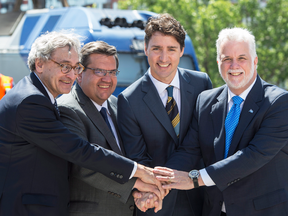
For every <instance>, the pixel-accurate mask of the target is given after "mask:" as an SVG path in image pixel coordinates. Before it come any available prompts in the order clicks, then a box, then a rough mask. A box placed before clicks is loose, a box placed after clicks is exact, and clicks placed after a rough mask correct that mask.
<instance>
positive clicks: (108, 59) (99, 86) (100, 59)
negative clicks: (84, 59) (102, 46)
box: [78, 53, 117, 106]
mask: <svg viewBox="0 0 288 216" xmlns="http://www.w3.org/2000/svg"><path fill="white" fill-rule="evenodd" d="M87 67H89V68H94V69H96V68H100V69H104V70H116V69H117V68H116V60H115V57H114V56H107V55H103V54H95V53H94V54H91V55H90V60H89V64H88V65H87ZM78 83H79V85H80V86H81V88H82V90H83V92H84V93H85V94H86V95H87V96H88V97H89V98H91V99H92V100H93V101H95V102H96V103H97V104H99V105H100V106H102V104H103V103H104V102H105V101H106V100H107V99H108V98H109V97H110V96H111V94H112V93H113V92H114V90H115V88H116V85H117V77H116V76H110V75H108V73H107V74H106V75H105V76H104V77H99V76H97V75H96V74H95V73H94V71H93V70H91V69H86V70H85V71H83V72H82V73H81V74H80V75H79V76H78Z"/></svg>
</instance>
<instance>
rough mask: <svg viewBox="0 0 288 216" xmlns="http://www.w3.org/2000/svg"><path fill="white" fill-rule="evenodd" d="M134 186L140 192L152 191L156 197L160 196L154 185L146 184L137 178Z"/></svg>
mask: <svg viewBox="0 0 288 216" xmlns="http://www.w3.org/2000/svg"><path fill="white" fill-rule="evenodd" d="M134 188H137V189H138V191H141V192H152V193H154V194H156V195H157V196H158V197H161V196H162V195H161V193H160V191H159V189H158V187H157V186H156V185H152V184H147V183H145V182H143V181H142V180H141V179H139V178H138V179H137V180H136V182H135V184H134V187H133V189H134ZM134 198H135V197H134Z"/></svg>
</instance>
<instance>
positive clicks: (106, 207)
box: [57, 41, 143, 216]
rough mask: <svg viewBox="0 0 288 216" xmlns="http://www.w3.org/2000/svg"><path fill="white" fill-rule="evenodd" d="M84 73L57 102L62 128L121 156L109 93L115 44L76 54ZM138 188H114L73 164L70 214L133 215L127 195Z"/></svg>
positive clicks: (115, 59)
mask: <svg viewBox="0 0 288 216" xmlns="http://www.w3.org/2000/svg"><path fill="white" fill-rule="evenodd" d="M81 54H82V59H81V62H82V64H83V65H84V66H85V70H84V71H83V72H82V73H81V74H79V75H78V77H77V83H76V84H75V85H74V86H73V88H72V90H71V92H70V93H69V94H67V95H62V96H61V97H60V98H58V99H57V102H58V106H59V110H60V114H61V120H62V122H63V123H64V125H65V126H66V127H67V128H68V129H69V130H70V131H71V132H73V133H75V134H77V135H79V136H80V137H81V138H82V139H84V140H86V141H88V142H90V143H97V144H98V145H100V146H102V147H104V148H106V149H110V150H112V151H114V152H116V153H117V154H120V155H125V152H124V148H123V144H122V141H121V138H120V135H119V131H118V127H117V122H116V117H117V113H116V111H117V98H116V97H115V96H113V95H112V93H113V92H114V90H115V88H116V85H117V75H118V73H119V71H118V70H117V69H118V65H119V61H118V56H117V51H116V48H115V47H114V46H110V45H108V44H107V43H105V42H103V41H96V42H90V43H88V44H86V45H84V47H83V48H82V50H81ZM139 184H143V183H142V182H141V180H140V179H137V180H136V179H135V178H132V179H130V180H129V181H128V182H127V183H125V184H122V185H121V184H118V183H117V182H115V181H112V180H110V179H109V178H107V177H105V176H104V175H102V174H100V173H97V172H95V171H92V170H89V169H86V168H83V167H80V166H78V165H76V164H73V165H72V168H71V177H70V191H71V195H70V216H72V215H73V216H85V215H97V216H115V215H117V216H128V215H133V210H134V202H133V197H132V196H131V195H130V194H131V191H132V189H133V188H134V187H136V188H137V187H138V185H139Z"/></svg>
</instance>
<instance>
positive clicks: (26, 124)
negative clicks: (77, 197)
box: [16, 95, 134, 183]
mask: <svg viewBox="0 0 288 216" xmlns="http://www.w3.org/2000/svg"><path fill="white" fill-rule="evenodd" d="M16 117H17V118H16V119H17V122H16V130H17V132H18V133H19V134H20V135H21V136H22V137H23V138H24V139H25V140H26V141H27V142H29V143H31V144H34V145H37V146H39V147H40V148H43V149H45V150H46V151H48V152H50V153H52V154H54V155H56V156H58V157H60V158H63V159H65V160H67V161H70V162H72V163H75V164H77V165H79V166H83V167H86V168H88V169H91V170H94V171H98V172H101V173H102V174H103V175H105V176H106V177H109V178H111V179H112V180H114V181H117V182H119V183H125V182H127V181H128V179H129V177H130V175H131V172H132V169H133V167H134V163H133V161H131V160H129V159H127V158H124V157H122V156H120V155H117V154H116V153H114V152H112V151H109V150H106V149H103V148H101V147H100V146H98V145H91V144H90V143H88V142H87V141H84V140H82V139H81V138H80V137H79V136H77V135H75V134H73V133H71V132H70V131H69V130H68V129H67V128H66V127H65V126H64V125H63V124H62V123H61V122H60V121H59V120H58V119H57V118H56V114H55V112H54V107H53V105H52V104H51V102H50V101H49V100H47V98H46V97H43V96H40V95H39V96H35V95H34V96H30V97H28V98H26V99H25V100H23V101H22V103H21V104H20V105H19V106H18V108H17V113H16Z"/></svg>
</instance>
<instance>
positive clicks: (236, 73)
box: [228, 70, 244, 77]
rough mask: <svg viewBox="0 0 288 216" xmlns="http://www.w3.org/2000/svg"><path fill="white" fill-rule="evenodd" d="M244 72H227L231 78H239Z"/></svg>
mask: <svg viewBox="0 0 288 216" xmlns="http://www.w3.org/2000/svg"><path fill="white" fill-rule="evenodd" d="M243 73H244V72H243V71H240V70H229V71H228V74H229V75H231V76H235V77H236V76H240V75H242V74H243Z"/></svg>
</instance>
